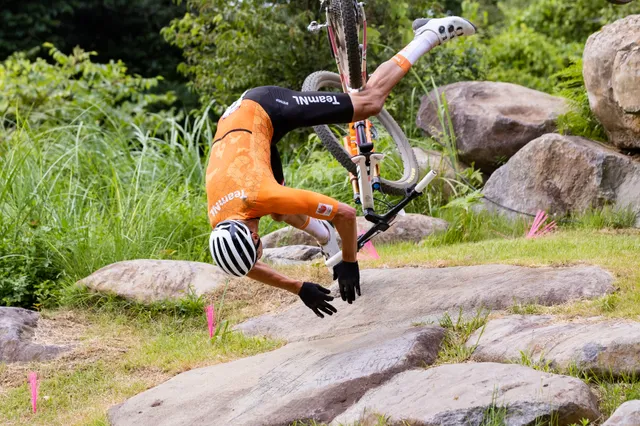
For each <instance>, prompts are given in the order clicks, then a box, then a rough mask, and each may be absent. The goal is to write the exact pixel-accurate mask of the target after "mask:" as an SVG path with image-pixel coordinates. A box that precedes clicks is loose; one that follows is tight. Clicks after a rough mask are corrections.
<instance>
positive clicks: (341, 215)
mask: <svg viewBox="0 0 640 426" xmlns="http://www.w3.org/2000/svg"><path fill="white" fill-rule="evenodd" d="M356 216H357V210H356V209H355V208H353V207H351V206H350V205H347V204H344V203H340V204H339V205H338V211H337V212H336V215H335V216H334V218H333V220H337V221H341V220H343V221H355V220H356Z"/></svg>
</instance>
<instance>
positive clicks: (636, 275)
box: [0, 228, 640, 425]
mask: <svg viewBox="0 0 640 426" xmlns="http://www.w3.org/2000/svg"><path fill="white" fill-rule="evenodd" d="M522 235H524V233H523V234H522ZM377 248H378V251H379V253H380V254H381V260H376V261H371V260H368V261H364V262H363V264H362V265H361V266H362V268H371V267H397V266H434V267H444V266H458V265H475V264H488V263H506V264H516V265H524V266H547V265H554V266H567V265H584V264H595V265H600V266H602V267H604V268H605V269H607V270H609V271H611V272H612V273H613V274H614V275H615V276H616V278H617V280H616V284H617V285H618V286H619V287H620V292H619V293H618V294H616V295H610V296H605V297H603V298H600V299H597V300H595V301H584V302H578V303H574V304H569V305H565V306H559V307H541V306H536V305H525V306H521V305H514V306H513V307H512V308H511V311H512V312H513V313H554V314H557V315H560V316H562V317H572V316H593V315H602V316H609V317H629V318H637V315H638V314H639V313H640V307H639V306H640V305H639V304H638V303H637V301H638V300H640V268H638V259H637V253H638V250H639V249H640V231H636V230H610V229H605V230H599V231H594V230H591V229H585V228H576V229H561V230H560V231H558V232H556V233H554V234H552V235H549V236H546V237H544V238H540V239H534V240H526V239H524V238H522V237H520V238H515V236H514V237H512V238H508V239H504V238H501V239H490V240H483V241H479V242H467V243H458V244H448V245H442V246H439V247H431V246H430V245H429V244H428V243H427V244H425V245H423V246H422V247H420V246H416V245H414V244H398V245H390V246H379V247H377ZM283 272H285V273H286V274H287V275H290V276H300V277H304V279H307V280H311V281H315V282H320V283H323V284H327V283H329V282H330V277H329V276H328V274H327V272H326V268H323V267H322V266H321V265H307V266H295V267H287V268H283ZM222 291H223V290H221V292H222ZM221 292H220V293H217V294H213V295H211V296H209V297H208V298H206V299H204V298H201V299H192V300H187V301H185V302H183V303H180V304H163V305H156V306H152V307H146V308H145V307H142V306H140V305H136V304H132V303H131V302H125V301H122V300H119V299H117V298H113V297H107V296H99V297H98V298H97V299H96V298H95V297H86V295H84V296H83V294H79V295H76V297H77V299H76V302H75V304H74V305H73V308H71V309H66V310H45V311H44V316H45V320H47V321H51V322H52V323H54V324H55V323H56V322H59V321H62V320H65V319H66V320H67V321H70V322H72V323H74V324H75V326H73V327H68V328H69V329H73V330H79V331H78V335H77V336H73V339H71V340H73V341H75V342H77V344H78V345H79V350H76V351H74V352H73V354H72V355H70V356H68V357H65V358H62V359H60V360H58V361H53V362H51V363H34V364H31V365H20V366H17V365H9V366H6V365H1V364H0V383H1V385H2V391H0V417H2V418H7V419H8V422H7V423H9V424H21V423H26V422H29V423H33V424H47V425H49V424H52V425H54V424H83V425H84V424H93V425H99V424H106V423H105V422H106V417H105V416H106V415H105V413H106V410H107V409H108V408H109V407H110V406H112V405H115V404H117V403H120V402H122V401H123V400H124V399H126V398H128V397H130V396H133V395H135V394H137V393H139V392H141V391H143V390H145V389H147V388H149V387H152V386H155V385H157V384H159V383H161V382H162V381H164V380H166V379H168V378H170V377H172V376H174V375H176V374H179V373H180V372H182V371H186V370H188V369H192V368H198V367H201V366H206V365H212V364H216V363H219V362H225V361H229V360H232V359H236V358H239V357H244V356H249V355H252V354H256V353H259V352H263V351H267V350H272V349H275V348H277V347H278V346H279V345H280V344H281V342H274V341H270V340H265V339H253V338H247V337H244V336H242V335H239V334H235V333H234V334H230V335H225V336H224V338H223V339H221V341H219V342H217V343H216V344H211V343H209V341H208V338H207V337H208V336H207V331H206V320H205V317H204V314H203V313H202V310H201V309H202V306H204V305H205V304H208V303H210V302H211V301H214V300H215V301H216V309H217V311H218V313H220V314H221V315H222V316H223V317H224V318H225V319H228V320H229V321H230V322H231V323H236V322H239V321H242V320H243V319H245V318H247V317H251V316H255V315H258V314H261V313H263V312H267V311H273V310H277V309H280V307H282V306H286V305H288V304H289V303H291V302H292V301H295V300H296V297H295V296H293V295H289V294H288V293H286V292H282V291H278V290H274V289H271V288H269V287H267V286H263V285H260V284H258V283H254V282H252V281H250V280H242V281H240V282H235V283H233V284H230V285H229V287H228V288H227V289H226V290H224V300H225V302H224V306H220V303H219V301H220V300H221V298H222V293H221ZM467 314H468V315H463V313H461V312H457V313H455V314H448V315H445V316H444V317H443V318H442V319H441V321H440V322H441V325H442V326H444V327H445V328H446V329H447V334H446V336H447V337H446V338H445V342H444V344H443V347H442V350H441V352H440V356H439V360H438V362H437V363H438V364H442V363H452V362H464V361H465V360H467V359H468V357H469V355H470V354H471V350H470V349H469V348H466V347H465V346H464V343H465V342H466V340H467V339H468V337H469V336H470V335H471V333H473V332H474V331H475V330H477V329H479V328H481V327H482V326H483V325H484V324H485V322H486V321H487V316H486V315H487V313H486V312H474V313H467ZM414 325H416V326H417V325H419V324H414ZM533 361H535V360H533ZM533 361H532V360H527V359H526V358H523V363H526V362H530V364H531V365H534V364H535V362H533ZM30 370H36V371H38V372H39V374H40V375H41V378H42V379H43V380H42V385H41V395H42V396H43V398H42V399H41V404H40V411H39V412H38V414H37V415H35V416H34V415H32V414H30V413H29V403H28V401H29V397H28V393H27V388H26V385H25V378H26V375H27V373H28V371H30ZM567 373H569V374H571V375H575V376H577V377H580V378H582V379H583V380H587V378H586V376H585V375H584V374H583V373H582V372H580V371H578V370H575V371H569V372H567ZM588 380H589V384H590V385H591V386H592V387H593V389H594V390H595V392H596V393H597V394H598V395H600V398H601V404H602V406H601V408H602V411H603V413H606V414H607V415H608V414H610V413H611V412H612V410H614V409H615V408H616V407H617V406H618V405H619V404H620V403H622V402H624V400H626V399H629V398H635V397H640V395H639V394H638V393H639V392H640V383H639V382H638V381H637V380H636V379H635V378H631V377H629V378H618V379H615V380H613V379H611V380H608V379H606V380H605V379H596V378H591V379H588ZM45 396H47V397H48V398H46V399H45V398H44V397H45ZM377 421H378V420H377ZM379 421H380V422H382V420H379ZM300 424H301V425H302V424H304V423H300ZM371 424H377V423H371ZM379 424H381V425H384V424H385V423H384V422H382V423H379ZM488 424H491V423H488Z"/></svg>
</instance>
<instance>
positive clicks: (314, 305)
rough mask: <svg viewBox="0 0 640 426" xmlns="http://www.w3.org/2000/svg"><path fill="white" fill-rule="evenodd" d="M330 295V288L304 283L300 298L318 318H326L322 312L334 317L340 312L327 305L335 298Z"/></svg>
mask: <svg viewBox="0 0 640 426" xmlns="http://www.w3.org/2000/svg"><path fill="white" fill-rule="evenodd" d="M330 293H331V291H330V290H329V289H328V288H324V287H322V286H321V285H319V284H314V283H302V288H301V289H300V291H299V292H298V296H300V299H302V302H304V304H305V305H307V306H308V307H309V308H310V309H311V310H312V311H313V312H314V313H315V314H316V315H317V316H319V317H320V318H324V315H322V312H324V313H325V314H327V315H333V314H334V312H338V310H337V309H336V308H334V307H333V306H331V305H330V304H329V303H327V302H331V301H332V300H333V296H329V294H330ZM320 311H322V312H320Z"/></svg>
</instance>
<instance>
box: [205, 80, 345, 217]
mask: <svg viewBox="0 0 640 426" xmlns="http://www.w3.org/2000/svg"><path fill="white" fill-rule="evenodd" d="M352 117H353V106H352V104H351V100H350V98H349V96H348V95H346V94H333V93H321V92H304V93H302V92H294V91H291V90H288V89H283V88H280V87H274V86H269V87H260V88H257V89H253V90H250V91H249V92H247V93H245V95H244V96H243V98H241V99H240V100H239V101H238V102H236V103H235V104H234V105H232V107H230V108H229V110H228V111H227V112H226V113H225V115H224V116H223V118H221V119H220V121H219V123H218V130H217V132H216V136H215V138H214V143H213V146H212V148H211V154H210V157H209V165H208V167H207V176H206V184H207V199H208V205H209V220H210V222H211V225H212V226H213V227H215V225H216V224H218V223H219V222H220V221H222V220H226V219H253V218H259V217H262V216H266V215H269V214H272V213H276V214H305V215H308V216H312V217H316V218H320V219H332V218H333V216H334V215H335V213H336V211H337V209H338V202H337V201H336V200H334V199H332V198H330V197H326V196H324V195H321V194H317V193H314V192H311V191H305V190H300V189H293V188H287V187H284V186H282V185H280V183H282V181H283V173H282V169H281V165H280V164H281V163H280V158H279V155H278V152H277V149H276V148H275V143H276V142H277V141H278V140H280V139H281V138H282V137H283V136H284V135H285V134H286V133H287V132H289V131H291V130H293V129H295V128H299V127H306V126H314V125H319V124H332V123H348V122H350V121H351V119H352ZM274 169H276V170H274ZM274 172H275V173H276V174H277V175H279V176H278V179H277V180H276V177H275V176H274Z"/></svg>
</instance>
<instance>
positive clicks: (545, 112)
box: [417, 81, 567, 173]
mask: <svg viewBox="0 0 640 426" xmlns="http://www.w3.org/2000/svg"><path fill="white" fill-rule="evenodd" d="M443 92H444V94H445V96H446V99H447V103H448V105H449V114H450V115H451V122H452V123H453V129H454V131H455V136H456V143H457V147H458V150H459V152H460V158H461V159H462V161H464V162H465V163H468V164H472V163H474V164H475V166H476V167H477V168H480V169H481V170H482V171H483V172H486V173H491V172H493V171H494V170H495V169H497V168H498V167H500V165H501V164H504V162H506V161H507V160H508V159H509V158H511V157H512V156H513V155H514V154H515V153H516V152H518V150H519V149H520V148H522V147H523V146H525V145H526V144H527V143H529V142H530V141H532V140H534V139H535V138H537V137H539V136H542V135H543V134H545V133H550V132H553V131H555V129H556V120H557V118H558V116H559V115H560V114H562V113H564V112H565V111H566V110H567V105H566V101H565V100H564V99H563V98H559V97H556V96H551V95H548V94H546V93H542V92H538V91H536V90H531V89H528V88H526V87H522V86H518V85H516V84H511V83H495V82H488V81H473V82H460V83H454V84H450V85H448V86H444V87H442V88H440V89H438V94H436V91H435V90H434V91H432V92H431V93H430V94H429V96H425V97H423V98H422V104H421V106H420V110H419V111H418V119H417V124H418V127H420V128H422V129H423V130H424V131H425V132H427V133H428V134H429V135H431V136H436V137H437V135H438V134H440V133H442V127H441V126H440V121H439V119H438V114H437V103H436V96H441V95H442V93H443Z"/></svg>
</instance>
